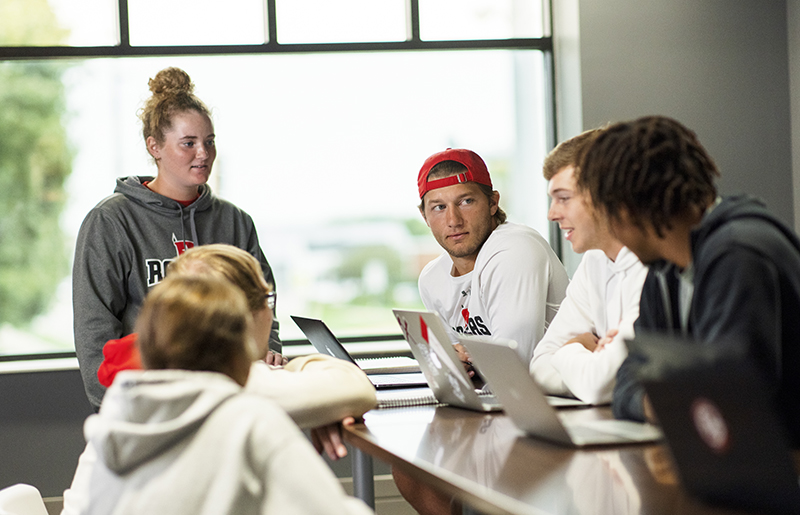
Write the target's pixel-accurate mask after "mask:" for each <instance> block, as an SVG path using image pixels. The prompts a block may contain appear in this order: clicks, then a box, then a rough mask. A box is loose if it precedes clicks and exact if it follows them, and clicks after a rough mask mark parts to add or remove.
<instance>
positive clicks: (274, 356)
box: [264, 351, 289, 367]
mask: <svg viewBox="0 0 800 515" xmlns="http://www.w3.org/2000/svg"><path fill="white" fill-rule="evenodd" d="M264 361H266V362H267V365H272V366H273V367H282V366H284V365H285V364H287V363H289V358H286V357H284V356H283V355H282V354H281V353H280V352H273V351H268V352H267V357H266V358H265V359H264Z"/></svg>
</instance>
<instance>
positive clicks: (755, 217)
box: [691, 195, 800, 258]
mask: <svg viewBox="0 0 800 515" xmlns="http://www.w3.org/2000/svg"><path fill="white" fill-rule="evenodd" d="M745 219H749V220H752V221H753V222H757V223H758V222H760V223H767V224H769V225H771V226H773V227H774V228H775V229H777V230H779V231H780V232H781V233H782V234H783V236H784V237H785V238H786V239H787V240H789V241H790V242H791V244H792V245H793V246H794V247H795V248H798V249H800V242H799V241H798V239H797V236H796V235H795V234H794V233H793V232H792V231H791V230H789V228H788V227H786V225H784V224H783V223H782V222H781V221H779V220H778V219H777V218H776V217H775V215H773V214H772V213H770V212H769V211H767V208H766V206H765V205H764V202H763V201H761V200H760V199H758V198H755V197H752V196H750V195H737V196H732V197H726V198H724V199H723V200H722V201H721V202H720V203H719V204H718V205H717V206H715V207H714V208H713V209H712V210H711V211H710V212H709V213H707V214H706V215H705V217H703V221H702V222H701V223H700V225H699V226H698V227H697V228H696V229H695V230H693V231H692V235H691V239H692V254H693V258H694V254H695V253H696V249H697V248H698V246H699V245H700V244H701V243H702V242H704V241H705V240H707V239H709V238H712V237H713V236H714V234H715V233H716V232H717V231H718V230H720V229H721V228H724V227H725V226H727V224H728V223H729V222H731V221H733V220H739V221H741V220H745ZM758 227H759V226H758V225H754V226H753V229H754V230H751V231H748V232H743V234H742V235H741V236H742V238H740V240H741V241H740V242H741V243H743V244H747V243H748V241H749V242H751V244H752V245H754V246H756V247H758V246H759V235H760V234H763V231H762V230H758ZM761 227H763V226H761ZM746 230H747V229H744V231H746Z"/></svg>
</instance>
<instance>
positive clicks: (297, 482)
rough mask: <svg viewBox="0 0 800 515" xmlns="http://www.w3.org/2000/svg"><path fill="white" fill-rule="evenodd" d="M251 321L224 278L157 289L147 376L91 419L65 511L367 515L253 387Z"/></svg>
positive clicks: (116, 386) (122, 389)
mask: <svg viewBox="0 0 800 515" xmlns="http://www.w3.org/2000/svg"><path fill="white" fill-rule="evenodd" d="M264 297H265V296H264V295H263V294H262V296H261V302H262V303H263V302H264V300H265V299H264ZM265 309H266V307H265ZM251 313H252V312H251V306H250V301H249V300H248V299H246V297H245V292H244V291H242V290H241V289H240V288H237V287H236V286H235V284H232V282H231V281H229V280H226V279H223V278H220V277H219V275H218V274H193V275H186V274H174V275H170V276H169V277H168V278H167V279H165V280H164V281H163V282H161V283H160V284H159V285H157V286H156V287H154V288H153V290H152V291H151V293H150V294H148V296H147V299H145V303H144V305H143V307H142V310H141V313H140V316H139V318H138V320H137V322H136V326H135V327H136V330H137V333H138V335H139V337H138V343H137V345H138V347H139V349H140V351H141V357H142V363H143V365H144V369H143V370H125V371H123V372H121V373H120V374H119V375H118V376H117V379H116V380H115V381H114V383H113V384H112V386H111V387H110V388H109V389H108V392H107V394H106V397H105V398H104V399H103V405H102V408H101V409H100V412H99V414H97V415H91V416H89V418H88V419H87V421H86V424H85V431H84V432H85V434H86V437H87V446H86V450H85V451H84V453H83V455H82V456H81V460H80V461H79V464H78V468H77V470H76V473H75V478H74V480H73V483H72V486H71V488H70V490H68V491H67V492H65V495H64V510H63V512H62V513H64V514H65V515H77V514H83V513H115V514H119V515H122V514H133V513H236V514H241V515H246V514H253V515H255V514H261V515H265V514H271V513H274V514H286V513H297V514H300V513H303V514H325V515H328V514H341V515H345V514H350V515H355V514H361V515H366V514H367V513H370V510H369V509H368V508H367V506H366V505H365V504H364V503H363V502H361V501H360V500H358V499H355V498H352V497H349V496H347V495H346V494H345V492H344V490H343V488H342V486H341V485H340V484H339V482H338V481H337V480H336V477H335V476H334V475H333V473H332V472H331V470H330V468H329V467H328V466H327V465H326V464H325V462H324V461H323V460H322V459H321V458H320V457H319V456H317V455H316V454H315V453H314V449H313V448H312V446H311V445H310V444H309V442H308V440H307V439H306V438H305V436H304V435H303V433H302V432H301V431H300V430H299V428H298V427H297V426H296V425H295V424H294V423H292V421H291V420H290V418H289V417H288V416H287V415H286V413H285V412H284V411H283V410H281V409H280V407H279V406H278V405H277V404H276V403H275V402H273V401H271V400H269V399H267V398H265V397H264V396H262V395H258V394H255V393H254V392H252V391H251V390H250V389H249V388H248V385H249V384H250V377H249V376H251V375H252V374H253V371H254V368H253V365H252V360H253V358H254V357H255V356H256V350H257V347H258V338H257V337H256V335H255V334H254V333H253V328H254V327H253V325H254V324H253V320H252V316H251ZM268 317H269V316H268V315H267V318H268ZM258 351H259V352H261V351H263V349H258ZM359 373H361V374H362V375H364V374H363V372H360V371H359ZM364 381H365V382H367V383H368V382H369V381H368V379H366V376H364Z"/></svg>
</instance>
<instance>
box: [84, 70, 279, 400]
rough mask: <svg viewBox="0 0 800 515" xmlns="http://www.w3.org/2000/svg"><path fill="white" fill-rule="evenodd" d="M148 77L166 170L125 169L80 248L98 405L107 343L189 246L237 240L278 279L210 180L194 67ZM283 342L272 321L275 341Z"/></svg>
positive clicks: (153, 136)
mask: <svg viewBox="0 0 800 515" xmlns="http://www.w3.org/2000/svg"><path fill="white" fill-rule="evenodd" d="M149 86H150V91H151V92H152V96H151V97H150V98H149V99H148V100H147V101H146V102H145V105H144V108H143V109H142V110H141V112H140V114H139V118H140V119H141V121H142V136H143V137H144V142H145V146H146V148H147V151H148V152H149V153H150V155H151V156H152V158H153V160H154V161H155V164H156V167H157V170H158V174H157V175H156V176H155V177H150V176H130V177H121V178H119V179H117V186H116V188H115V189H114V193H113V194H112V195H111V196H109V197H107V198H105V199H104V200H102V201H101V202H100V203H99V204H97V206H95V207H94V208H93V209H92V210H91V211H90V212H89V214H87V215H86V218H85V219H84V221H83V224H82V225H81V228H80V231H79V233H78V239H77V243H76V248H75V261H74V266H73V271H72V296H73V317H74V319H73V322H74V324H73V327H74V334H75V350H76V352H77V355H78V362H79V364H80V369H81V376H82V377H83V383H84V387H85V389H86V395H87V396H88V398H89V402H91V404H92V405H93V406H94V408H95V410H97V409H98V408H99V406H100V402H101V401H102V400H103V395H104V393H105V388H104V387H103V386H102V385H100V383H99V382H98V379H97V369H98V367H99V366H100V363H101V362H102V360H103V345H105V343H106V342H107V341H108V340H112V339H117V338H121V337H122V336H125V335H127V334H129V333H131V332H133V325H134V321H135V320H136V315H137V314H138V311H139V308H140V306H141V305H142V302H143V301H144V298H145V295H146V294H147V292H148V290H149V289H150V288H151V287H153V286H154V285H156V284H158V283H159V282H160V281H161V280H162V279H163V278H164V277H165V275H166V269H167V265H168V264H169V263H170V262H171V261H172V260H174V259H175V258H176V257H178V256H179V255H180V254H181V253H183V252H184V251H185V250H187V249H189V248H192V247H195V246H198V245H205V244H209V243H227V244H230V245H233V246H235V247H238V248H240V249H243V250H246V251H247V252H249V253H250V254H252V255H253V256H254V257H255V258H256V259H257V260H258V261H259V263H260V264H261V268H262V271H263V272H264V278H265V279H266V280H267V282H268V283H270V284H274V278H273V276H272V270H271V269H270V266H269V264H268V263H267V260H266V258H265V257H264V254H263V252H262V250H261V247H260V246H259V242H258V235H257V234H256V229H255V226H254V224H253V220H252V219H251V218H250V215H248V214H247V213H245V212H244V211H242V210H241V209H239V208H238V207H236V206H234V205H233V204H231V203H230V202H227V201H225V200H222V199H220V198H218V197H216V196H215V195H214V194H213V193H212V192H211V189H210V188H209V186H208V184H207V182H208V178H209V175H210V174H211V169H212V166H213V164H214V159H215V158H216V156H217V150H216V146H215V143H214V140H215V135H214V125H213V123H212V121H211V115H210V111H209V109H208V107H206V105H205V104H204V103H203V102H202V101H201V100H200V99H199V98H197V96H195V95H194V93H193V91H194V84H193V83H192V81H191V79H190V78H189V75H188V74H187V73H186V72H184V71H183V70H180V69H178V68H166V69H164V70H161V71H160V72H158V74H157V75H156V76H155V78H153V79H150V81H149ZM279 346H280V340H279V337H278V323H277V322H274V323H273V330H272V336H271V347H272V348H274V349H276V350H279Z"/></svg>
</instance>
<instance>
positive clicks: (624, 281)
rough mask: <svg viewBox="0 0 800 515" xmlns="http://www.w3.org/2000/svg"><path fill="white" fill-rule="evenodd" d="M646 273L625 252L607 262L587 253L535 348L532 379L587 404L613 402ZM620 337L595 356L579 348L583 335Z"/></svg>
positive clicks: (598, 253) (598, 254)
mask: <svg viewBox="0 0 800 515" xmlns="http://www.w3.org/2000/svg"><path fill="white" fill-rule="evenodd" d="M646 276H647V267H646V266H644V265H643V264H642V263H641V262H640V261H639V259H638V258H637V257H636V255H634V254H633V252H631V251H630V250H628V249H627V248H626V247H623V248H622V250H620V251H619V254H617V259H616V260H615V261H611V260H610V259H608V257H607V256H606V255H605V254H604V253H603V252H602V251H600V250H590V251H587V252H586V253H585V254H584V256H583V259H582V260H581V263H580V265H579V266H578V269H577V270H576V271H575V275H574V276H573V278H572V281H571V282H570V284H569V287H568V288H567V297H566V299H564V301H563V302H562V303H561V307H560V308H559V310H558V314H557V315H556V317H555V318H554V319H553V321H552V323H551V324H550V327H548V329H547V332H546V333H545V335H544V338H542V340H541V341H540V342H539V344H538V345H537V346H536V349H535V351H534V354H533V359H532V360H531V364H530V373H531V375H532V376H533V377H534V379H536V381H537V382H538V383H539V384H540V385H541V386H542V387H543V388H544V389H545V390H546V391H547V393H551V394H556V395H574V396H575V397H577V398H578V399H580V400H582V401H584V402H588V403H590V404H602V403H606V402H609V401H610V400H611V394H612V392H613V390H614V381H615V377H616V373H617V369H618V368H619V366H620V365H621V364H622V362H623V360H624V359H625V357H626V356H627V354H628V352H627V348H626V347H625V342H624V341H623V340H624V339H625V338H631V337H632V336H633V323H634V322H635V321H636V319H637V318H639V300H640V298H641V294H642V286H643V284H644V280H645V277H646ZM611 329H618V330H619V334H618V335H617V336H616V337H615V338H614V339H613V340H612V341H611V343H609V344H608V345H606V346H605V347H604V348H603V349H602V350H600V351H599V352H591V351H589V350H587V349H586V348H585V347H584V346H583V345H581V344H580V343H570V344H566V342H568V341H569V340H571V339H572V338H574V337H576V336H578V335H579V334H583V333H587V332H590V333H594V334H596V335H597V336H599V337H600V338H602V337H604V336H605V335H606V333H608V331H609V330H611Z"/></svg>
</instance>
